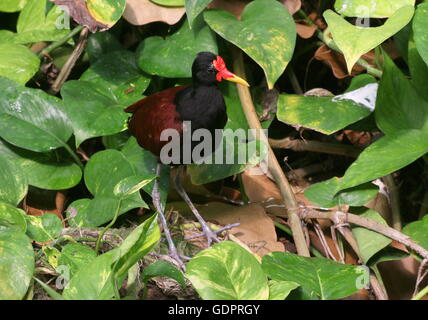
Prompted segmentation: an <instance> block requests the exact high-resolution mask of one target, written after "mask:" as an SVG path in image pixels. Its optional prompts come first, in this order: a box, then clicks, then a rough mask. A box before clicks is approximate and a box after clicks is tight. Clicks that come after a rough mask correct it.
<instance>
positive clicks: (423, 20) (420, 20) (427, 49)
mask: <svg viewBox="0 0 428 320" xmlns="http://www.w3.org/2000/svg"><path fill="white" fill-rule="evenodd" d="M427 29H428V3H421V4H420V5H418V8H417V9H416V13H415V19H414V20H413V31H414V33H415V34H414V38H415V42H416V48H417V49H418V51H419V54H420V55H421V57H422V59H423V60H424V61H425V63H426V64H427V65H428V34H427Z"/></svg>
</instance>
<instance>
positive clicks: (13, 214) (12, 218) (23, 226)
mask: <svg viewBox="0 0 428 320" xmlns="http://www.w3.org/2000/svg"><path fill="white" fill-rule="evenodd" d="M4 228H10V229H16V230H19V231H21V232H25V231H26V230H27V222H26V221H25V212H24V211H23V210H21V209H19V208H15V207H14V206H12V205H10V204H8V203H6V202H3V201H0V232H1V231H2V230H3V229H4Z"/></svg>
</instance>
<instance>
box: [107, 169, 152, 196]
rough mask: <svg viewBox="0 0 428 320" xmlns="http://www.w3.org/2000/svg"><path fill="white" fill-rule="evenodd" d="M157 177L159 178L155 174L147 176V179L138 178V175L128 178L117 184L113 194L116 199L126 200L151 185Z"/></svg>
mask: <svg viewBox="0 0 428 320" xmlns="http://www.w3.org/2000/svg"><path fill="white" fill-rule="evenodd" d="M156 177H157V176H156V175H154V174H153V175H149V176H145V177H142V176H138V175H136V176H129V177H126V178H124V179H122V180H120V181H119V182H118V184H116V186H115V187H114V190H113V193H114V195H115V196H116V197H119V198H125V197H127V196H130V195H131V194H133V193H135V192H137V191H139V190H140V189H141V188H143V187H144V186H145V185H147V184H149V183H150V182H152V181H153V180H154V179H156Z"/></svg>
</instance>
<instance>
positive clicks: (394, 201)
mask: <svg viewBox="0 0 428 320" xmlns="http://www.w3.org/2000/svg"><path fill="white" fill-rule="evenodd" d="M383 181H384V182H385V185H386V187H387V189H388V198H389V206H390V208H391V212H392V227H393V228H394V229H396V230H398V231H401V229H402V227H403V226H402V223H401V210H400V194H399V192H398V187H397V185H396V183H395V181H394V177H393V176H392V174H388V175H386V176H385V177H383Z"/></svg>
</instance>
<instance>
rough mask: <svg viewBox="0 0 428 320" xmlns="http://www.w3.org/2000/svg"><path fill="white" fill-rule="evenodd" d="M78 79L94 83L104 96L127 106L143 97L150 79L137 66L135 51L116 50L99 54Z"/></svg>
mask: <svg viewBox="0 0 428 320" xmlns="http://www.w3.org/2000/svg"><path fill="white" fill-rule="evenodd" d="M80 80H84V81H88V82H91V83H93V84H96V85H97V87H98V88H99V89H100V90H102V91H104V92H105V94H106V96H109V97H111V98H112V99H113V100H115V101H116V102H117V103H119V104H122V105H124V106H128V105H131V104H132V103H134V102H136V101H137V100H140V99H142V98H144V96H142V93H143V92H144V91H145V90H146V89H147V87H148V86H149V84H150V80H151V79H150V77H148V76H147V75H145V74H143V73H142V72H141V70H140V68H139V67H138V66H137V61H136V57H135V53H133V52H130V51H126V50H116V51H113V52H110V53H107V54H104V55H102V56H100V57H99V58H98V59H97V61H96V62H95V63H94V64H92V65H91V67H90V68H89V69H88V70H87V71H85V73H83V75H82V76H81V77H80Z"/></svg>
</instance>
